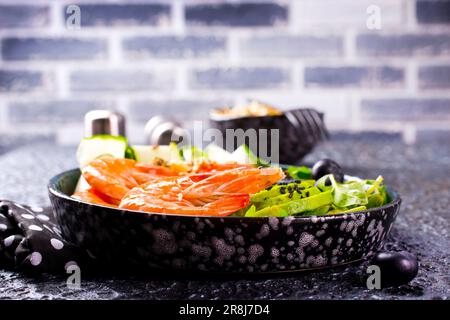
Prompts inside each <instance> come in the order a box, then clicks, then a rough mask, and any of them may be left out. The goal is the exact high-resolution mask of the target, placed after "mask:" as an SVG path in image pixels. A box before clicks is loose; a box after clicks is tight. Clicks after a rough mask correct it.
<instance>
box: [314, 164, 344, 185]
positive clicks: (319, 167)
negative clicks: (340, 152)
mask: <svg viewBox="0 0 450 320" xmlns="http://www.w3.org/2000/svg"><path fill="white" fill-rule="evenodd" d="M327 174H333V176H334V178H335V179H336V181H337V182H344V171H343V170H342V168H341V166H340V165H339V164H337V162H336V161H333V160H330V159H322V160H319V161H317V162H316V163H315V164H314V166H313V168H312V177H313V179H315V180H319V179H320V178H322V177H323V176H325V175H327Z"/></svg>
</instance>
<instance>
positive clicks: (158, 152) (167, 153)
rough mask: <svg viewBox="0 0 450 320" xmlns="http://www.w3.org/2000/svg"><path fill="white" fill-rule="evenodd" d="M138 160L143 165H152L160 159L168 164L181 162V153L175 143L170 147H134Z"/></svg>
mask: <svg viewBox="0 0 450 320" xmlns="http://www.w3.org/2000/svg"><path fill="white" fill-rule="evenodd" d="M132 148H133V151H134V154H135V157H136V160H137V161H138V162H142V163H152V161H153V159H155V158H160V159H162V160H164V161H167V162H181V161H182V159H181V157H180V152H179V151H178V147H177V144H176V143H175V142H172V143H170V144H169V145H168V146H144V145H136V146H132Z"/></svg>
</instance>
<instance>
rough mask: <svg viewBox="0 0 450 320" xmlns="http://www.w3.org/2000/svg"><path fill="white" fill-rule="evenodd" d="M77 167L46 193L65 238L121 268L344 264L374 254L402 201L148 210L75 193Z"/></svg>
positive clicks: (271, 268)
mask: <svg viewBox="0 0 450 320" xmlns="http://www.w3.org/2000/svg"><path fill="white" fill-rule="evenodd" d="M79 176H80V170H79V169H74V170H70V171H66V172H63V173H61V174H59V175H57V176H55V177H54V178H52V179H51V180H50V184H49V195H50V200H51V202H52V205H53V208H54V214H55V216H56V219H57V221H58V223H59V224H60V226H61V231H62V234H63V236H64V238H66V239H67V240H68V241H71V242H72V243H75V244H76V245H78V246H80V247H81V248H82V249H84V250H86V251H87V252H88V253H89V255H90V256H93V257H95V258H97V259H98V261H100V262H102V263H105V264H108V265H113V266H115V267H118V268H127V269H128V268H130V269H131V268H137V269H144V270H145V269H146V268H155V267H156V268H163V269H182V270H187V271H210V272H221V273H222V272H254V273H257V272H259V273H261V272H283V271H300V270H307V269H317V268H325V267H332V266H338V265H343V264H347V263H351V262H355V261H359V260H361V259H364V258H366V257H367V256H370V255H372V254H373V253H375V252H376V251H377V250H378V249H379V248H380V247H381V246H382V244H383V241H384V239H385V238H386V236H387V234H388V233H389V231H390V230H391V228H392V225H393V222H394V220H395V218H396V216H397V214H398V212H399V209H400V203H401V199H400V197H399V196H398V194H396V193H395V192H390V197H391V198H392V201H391V202H390V203H389V204H387V205H385V206H383V207H380V208H376V209H370V210H366V211H362V212H359V213H353V214H343V215H330V216H323V217H285V218H275V217H272V218H240V217H224V218H219V217H191V216H182V215H164V214H150V213H146V212H139V211H130V210H121V209H115V208H110V207H104V206H100V205H92V204H89V203H86V202H82V201H79V200H76V199H73V198H71V197H70V196H69V195H71V194H72V192H73V191H74V189H75V185H76V183H77V181H78V178H79Z"/></svg>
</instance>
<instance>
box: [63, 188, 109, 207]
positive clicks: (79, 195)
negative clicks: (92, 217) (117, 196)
mask: <svg viewBox="0 0 450 320" xmlns="http://www.w3.org/2000/svg"><path fill="white" fill-rule="evenodd" d="M72 197H73V198H75V199H78V200H81V201H85V202H89V203H93V204H99V205H102V206H108V207H117V205H115V204H113V202H114V200H112V199H108V201H107V200H105V199H104V198H103V197H102V196H100V195H99V194H97V193H96V192H95V191H94V190H93V189H92V188H90V189H87V190H83V191H78V192H75V193H74V194H73V195H72Z"/></svg>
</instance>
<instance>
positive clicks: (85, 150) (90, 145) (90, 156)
mask: <svg viewBox="0 0 450 320" xmlns="http://www.w3.org/2000/svg"><path fill="white" fill-rule="evenodd" d="M127 145H128V143H127V139H126V138H125V137H122V136H117V137H114V136H110V135H95V136H92V137H90V138H84V139H82V140H81V142H80V144H79V145H78V149H77V160H78V163H79V164H80V167H81V168H82V167H84V166H86V165H87V164H89V162H91V161H93V160H95V159H97V158H98V157H101V156H104V155H110V156H112V157H114V158H123V157H124V156H125V150H126V149H127Z"/></svg>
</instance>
